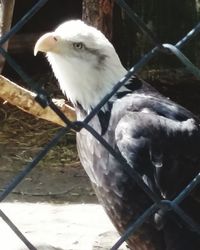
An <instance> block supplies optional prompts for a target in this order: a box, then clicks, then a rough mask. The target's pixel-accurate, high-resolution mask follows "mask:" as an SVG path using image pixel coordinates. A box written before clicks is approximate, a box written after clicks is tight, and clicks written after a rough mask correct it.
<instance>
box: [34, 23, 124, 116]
mask: <svg viewBox="0 0 200 250" xmlns="http://www.w3.org/2000/svg"><path fill="white" fill-rule="evenodd" d="M38 51H42V52H45V53H46V54H47V58H48V61H49V63H50V64H51V66H52V69H53V72H54V74H55V76H56V78H57V79H58V81H59V84H60V87H61V89H62V91H63V93H64V94H66V96H67V97H68V98H69V99H70V101H71V102H72V103H73V104H74V105H76V104H77V103H79V104H80V105H81V106H82V107H83V108H84V109H85V110H86V111H89V110H90V109H91V108H92V107H94V106H95V105H96V104H97V103H98V102H99V101H100V100H101V99H102V98H103V97H104V96H105V95H106V94H107V93H108V92H109V91H110V90H111V89H112V87H113V86H114V84H115V83H116V82H117V81H118V80H120V79H121V78H122V77H123V76H124V75H125V73H126V70H125V68H124V67H123V66H122V64H121V62H120V59H119V57H118V55H117V53H116V51H115V49H114V47H113V46H112V44H111V43H110V42H109V41H108V39H107V38H106V37H105V36H104V35H103V34H102V33H101V32H100V31H98V30H97V29H96V28H94V27H91V26H88V25H86V24H85V23H84V22H82V21H80V20H72V21H67V22H65V23H63V24H61V25H60V26H58V28H57V29H56V30H55V31H53V32H50V33H47V34H45V35H43V36H42V37H40V38H39V40H38V41H37V42H36V45H35V49H34V54H35V55H36V54H37V52H38Z"/></svg>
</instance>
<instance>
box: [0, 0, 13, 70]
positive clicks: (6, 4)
mask: <svg viewBox="0 0 200 250" xmlns="http://www.w3.org/2000/svg"><path fill="white" fill-rule="evenodd" d="M14 5H15V0H1V2H0V36H3V35H4V34H5V33H6V32H8V31H9V30H10V26H11V23H12V17H13V11H14ZM2 47H3V48H4V49H5V50H6V51H7V48H8V41H6V42H5V43H4V44H3V46H2ZM4 63H5V59H4V57H3V56H2V55H1V54H0V74H1V72H2V70H3V66H4Z"/></svg>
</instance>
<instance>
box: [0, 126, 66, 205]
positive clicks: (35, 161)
mask: <svg viewBox="0 0 200 250" xmlns="http://www.w3.org/2000/svg"><path fill="white" fill-rule="evenodd" d="M68 129H70V128H68V127H64V128H61V129H60V130H59V131H58V133H57V134H56V135H55V136H54V138H53V139H52V140H51V141H50V142H49V143H48V144H47V145H46V146H45V147H44V148H43V149H42V150H41V151H40V152H39V153H38V154H37V156H36V157H35V158H34V159H33V160H32V162H30V163H29V164H28V165H27V166H26V167H25V168H24V169H23V170H22V171H21V172H20V173H19V174H18V175H16V176H15V177H14V178H13V179H12V180H11V182H10V183H9V184H8V185H7V186H6V187H5V189H4V191H2V192H1V193H0V202H1V201H3V200H4V199H5V198H6V197H7V196H8V194H9V193H10V192H12V190H13V189H14V188H15V187H16V186H17V185H18V184H19V183H20V182H21V181H22V180H23V178H24V177H25V176H26V175H27V174H28V173H29V172H30V171H31V170H32V169H33V168H34V167H35V166H36V165H37V164H38V162H39V161H40V160H41V159H42V158H44V156H45V155H46V154H47V153H48V152H49V150H50V149H51V148H52V147H53V146H55V145H56V144H57V143H58V142H59V140H60V139H61V138H62V137H63V135H64V134H65V133H66V132H67V130H68Z"/></svg>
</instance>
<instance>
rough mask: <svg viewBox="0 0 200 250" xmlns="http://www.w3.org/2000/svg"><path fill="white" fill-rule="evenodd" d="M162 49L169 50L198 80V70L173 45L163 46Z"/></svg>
mask: <svg viewBox="0 0 200 250" xmlns="http://www.w3.org/2000/svg"><path fill="white" fill-rule="evenodd" d="M163 47H164V48H167V49H169V50H170V51H171V52H172V53H173V54H174V55H176V57H177V58H178V59H179V60H180V61H181V62H182V63H183V64H184V65H185V66H186V68H187V70H189V71H190V72H191V73H192V74H193V75H195V76H196V77H197V78H198V79H200V70H199V69H198V68H197V67H196V66H195V65H194V64H193V63H192V62H191V61H190V60H189V59H188V58H187V57H186V56H185V55H184V54H183V53H182V52H181V51H180V50H179V49H178V48H177V47H176V46H174V45H172V44H167V43H165V44H163Z"/></svg>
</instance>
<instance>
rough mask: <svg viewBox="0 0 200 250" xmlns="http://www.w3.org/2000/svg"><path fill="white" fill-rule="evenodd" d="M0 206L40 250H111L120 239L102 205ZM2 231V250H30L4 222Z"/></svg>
mask: <svg viewBox="0 0 200 250" xmlns="http://www.w3.org/2000/svg"><path fill="white" fill-rule="evenodd" d="M0 207H1V209H2V210H3V212H4V213H5V214H6V215H7V216H8V217H9V218H10V219H11V220H12V221H13V222H14V223H15V225H16V226H17V227H18V228H19V229H20V230H21V232H23V234H24V235H25V236H26V237H27V238H28V240H29V241H30V242H31V243H32V244H33V245H34V246H35V247H36V248H37V249H38V250H40V249H45V250H46V249H49V250H50V249H52V250H53V249H62V250H92V249H93V250H97V249H99V250H100V249H101V250H105V249H106V250H108V249H110V247H111V246H112V244H113V243H114V242H115V241H116V240H117V239H118V235H117V234H116V233H115V229H114V227H113V225H112V224H111V222H110V221H109V219H108V218H107V216H106V215H105V213H104V211H103V209H102V207H101V206H100V205H96V204H85V205H84V204H61V205H60V204H59V205H57V204H48V203H20V202H14V203H2V204H1V205H0ZM0 232H1V233H0V242H1V243H0V244H1V247H0V249H1V250H25V249H28V248H27V247H26V246H25V245H24V243H23V242H22V241H21V240H20V239H19V238H18V237H17V236H16V235H15V234H14V233H13V231H12V230H11V229H10V228H9V227H8V226H7V224H6V223H5V222H4V221H3V220H2V219H0ZM120 249H125V247H123V248H120Z"/></svg>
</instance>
